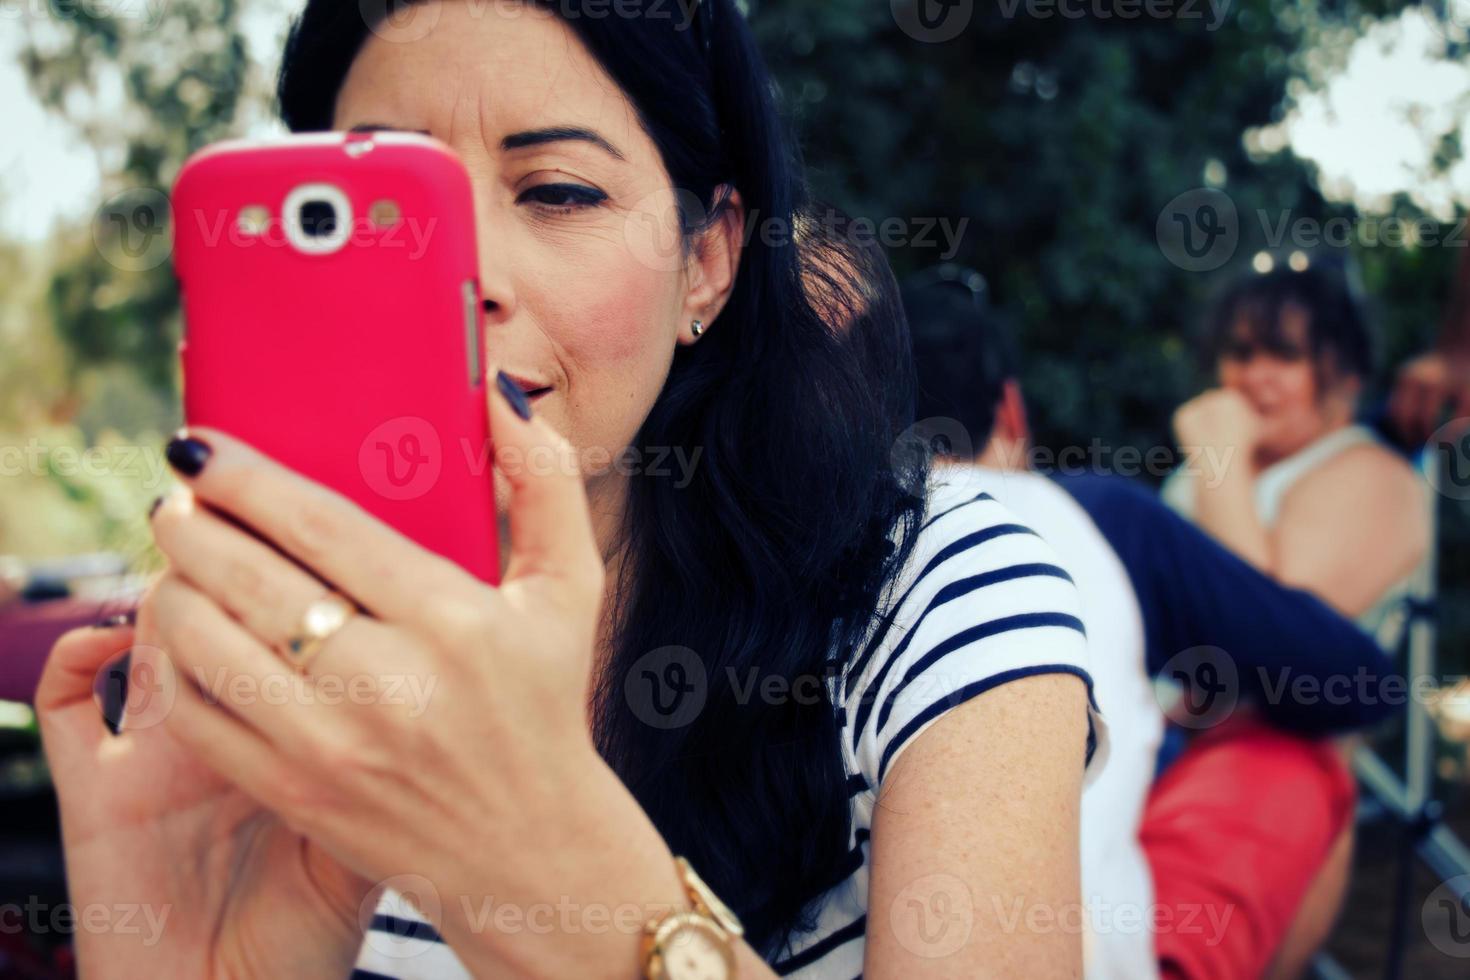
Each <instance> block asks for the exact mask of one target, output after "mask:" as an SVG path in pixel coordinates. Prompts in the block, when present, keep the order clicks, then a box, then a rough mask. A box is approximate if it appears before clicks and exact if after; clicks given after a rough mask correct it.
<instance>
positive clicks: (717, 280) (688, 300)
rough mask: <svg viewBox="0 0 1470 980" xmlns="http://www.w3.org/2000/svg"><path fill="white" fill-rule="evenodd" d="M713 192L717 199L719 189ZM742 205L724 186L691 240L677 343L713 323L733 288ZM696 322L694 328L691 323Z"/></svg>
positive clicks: (740, 241) (735, 192)
mask: <svg viewBox="0 0 1470 980" xmlns="http://www.w3.org/2000/svg"><path fill="white" fill-rule="evenodd" d="M723 190H725V188H719V189H716V191H715V200H716V201H719V200H720V197H721V193H722V191H723ZM744 235H745V204H744V202H743V201H741V199H740V192H739V191H738V190H736V189H735V188H733V187H729V188H728V196H726V197H725V198H724V201H723V203H721V204H720V205H719V211H718V212H716V213H715V215H714V216H713V220H711V221H710V222H709V225H708V227H707V228H706V229H705V230H704V231H703V232H702V233H701V234H700V235H699V237H698V238H696V239H695V242H694V248H693V250H692V252H691V254H690V256H689V261H688V264H687V266H686V267H685V273H686V275H687V276H688V277H689V292H688V293H687V294H686V295H685V298H684V310H683V323H681V324H680V326H679V343H681V344H692V343H694V342H695V341H696V340H698V339H699V337H700V335H702V334H703V333H704V332H705V331H707V330H709V329H710V328H711V326H712V325H713V324H714V322H715V319H716V318H717V317H718V316H719V315H720V311H721V310H723V309H724V308H725V303H726V302H727V301H728V300H729V298H730V293H731V291H732V290H733V289H734V288H735V276H736V274H737V273H738V272H739V269H740V254H741V251H742V250H743V248H744V245H745V238H744ZM696 322H698V323H699V327H698V329H695V328H694V327H693V324H694V323H696Z"/></svg>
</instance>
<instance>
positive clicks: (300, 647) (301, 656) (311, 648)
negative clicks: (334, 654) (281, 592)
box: [282, 592, 357, 674]
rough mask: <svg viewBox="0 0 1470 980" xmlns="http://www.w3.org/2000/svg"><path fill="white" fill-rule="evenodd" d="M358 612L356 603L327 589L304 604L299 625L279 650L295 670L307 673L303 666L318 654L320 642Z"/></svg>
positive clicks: (324, 641)
mask: <svg viewBox="0 0 1470 980" xmlns="http://www.w3.org/2000/svg"><path fill="white" fill-rule="evenodd" d="M356 612H357V607H356V606H354V605H353V604H352V603H351V602H349V601H348V600H347V599H346V598H345V597H344V596H343V595H342V594H341V593H340V592H328V593H327V594H326V595H324V596H322V597H321V598H320V599H318V600H316V601H315V602H313V603H312V604H311V605H309V606H307V607H306V611H305V612H304V613H302V614H301V625H300V626H298V627H297V629H296V632H295V633H293V634H292V635H291V637H290V638H289V639H288V640H287V641H286V644H285V649H284V650H283V651H282V652H283V653H284V654H285V657H286V659H287V660H288V661H290V662H291V665H292V666H293V667H295V668H296V670H297V672H298V673H302V674H304V673H306V667H307V665H308V664H310V663H311V659H312V658H313V657H315V656H316V655H317V651H319V650H320V649H321V648H322V644H324V643H326V642H327V640H329V639H331V638H332V634H334V633H336V632H337V631H338V630H340V629H341V628H342V627H343V626H346V625H347V621H348V620H349V619H351V618H352V616H353V614H354V613H356Z"/></svg>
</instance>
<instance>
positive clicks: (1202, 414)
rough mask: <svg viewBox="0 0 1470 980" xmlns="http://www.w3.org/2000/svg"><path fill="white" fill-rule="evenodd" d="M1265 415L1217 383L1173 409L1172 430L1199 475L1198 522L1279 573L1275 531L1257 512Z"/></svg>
mask: <svg viewBox="0 0 1470 980" xmlns="http://www.w3.org/2000/svg"><path fill="white" fill-rule="evenodd" d="M1260 432H1261V417H1260V415H1259V414H1258V413H1257V412H1256V410H1255V408H1254V407H1252V405H1251V403H1250V402H1249V401H1247V400H1246V397H1245V396H1244V395H1242V394H1241V393H1240V392H1238V391H1236V390H1234V389H1233V388H1214V389H1211V390H1210V391H1206V392H1204V393H1203V394H1201V395H1197V396H1196V397H1194V398H1192V399H1190V400H1189V401H1187V402H1185V403H1184V404H1183V405H1181V406H1179V408H1178V409H1177V410H1176V411H1175V412H1174V435H1175V438H1176V439H1177V441H1178V443H1179V448H1180V449H1182V450H1183V451H1184V452H1185V453H1186V455H1187V456H1188V458H1189V462H1190V465H1191V467H1192V468H1195V469H1199V468H1200V467H1204V469H1203V470H1201V472H1208V473H1210V474H1211V479H1209V480H1204V479H1199V478H1198V477H1196V478H1195V479H1194V480H1193V481H1192V482H1193V484H1194V494H1195V515H1194V517H1195V522H1196V523H1198V524H1199V526H1200V527H1202V528H1204V529H1205V530H1206V531H1208V532H1210V533H1211V534H1213V535H1214V536H1215V537H1216V538H1218V539H1219V540H1220V541H1221V543H1223V544H1224V545H1225V546H1226V547H1228V548H1230V549H1231V550H1232V551H1234V552H1235V553H1236V554H1237V555H1239V556H1240V557H1242V558H1244V559H1245V560H1246V561H1248V562H1250V563H1251V564H1252V565H1255V566H1256V567H1257V568H1259V569H1260V570H1261V571H1263V572H1265V573H1266V574H1268V575H1272V574H1275V572H1274V568H1275V561H1276V557H1275V550H1274V546H1273V544H1272V540H1271V534H1270V532H1269V530H1268V529H1267V528H1266V526H1265V525H1264V524H1262V523H1261V519H1260V517H1259V516H1258V515H1257V514H1256V503H1255V490H1254V486H1255V468H1254V466H1253V465H1252V463H1253V457H1254V456H1255V452H1256V446H1257V444H1258V442H1259V440H1260Z"/></svg>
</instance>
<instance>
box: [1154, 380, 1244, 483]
mask: <svg viewBox="0 0 1470 980" xmlns="http://www.w3.org/2000/svg"><path fill="white" fill-rule="evenodd" d="M1260 430H1261V417H1260V415H1259V414H1258V413H1257V412H1256V410H1255V408H1253V407H1252V406H1251V403H1250V402H1249V401H1247V400H1246V397H1245V396H1244V395H1242V394H1241V393H1240V392H1238V391H1236V390H1234V389H1233V388H1213V389H1211V390H1209V391H1206V392H1204V393H1203V394H1200V395H1196V396H1195V397H1194V398H1192V399H1190V400H1189V401H1187V402H1185V403H1184V404H1183V405H1180V406H1179V408H1178V409H1177V410H1175V412H1174V435H1175V438H1176V439H1178V441H1179V447H1180V448H1181V449H1183V450H1184V451H1185V452H1188V453H1196V452H1199V451H1202V450H1205V449H1215V450H1219V451H1230V452H1233V453H1234V454H1235V455H1236V457H1237V459H1238V460H1239V461H1240V463H1241V465H1243V466H1246V467H1249V464H1250V459H1251V455H1252V454H1253V453H1254V452H1255V450H1256V443H1257V442H1258V441H1259V439H1260Z"/></svg>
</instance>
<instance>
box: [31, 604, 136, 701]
mask: <svg viewBox="0 0 1470 980" xmlns="http://www.w3.org/2000/svg"><path fill="white" fill-rule="evenodd" d="M133 632H134V630H133V627H132V626H131V625H127V624H124V625H118V626H101V627H98V626H83V627H79V628H77V629H74V630H69V631H67V632H66V633H64V634H63V635H62V637H61V639H59V640H57V641H56V645H55V646H53V647H52V648H51V655H50V656H49V657H48V658H47V659H46V666H45V668H44V669H43V670H42V671H41V681H40V683H39V684H38V685H37V687H36V698H35V705H36V712H37V713H38V714H39V715H41V716H42V718H43V720H44V718H45V716H46V715H47V714H49V713H51V712H55V711H60V710H62V709H65V708H70V707H74V706H76V705H77V704H79V703H81V702H83V701H89V702H94V703H95V699H99V698H100V699H101V700H102V701H103V702H104V703H106V702H115V703H116V704H117V705H119V706H120V705H121V703H122V700H123V697H124V691H123V689H122V685H123V681H122V678H124V677H126V676H127V670H126V666H121V667H113V668H109V669H107V670H106V671H105V672H104V668H106V667H108V664H109V663H110V662H111V661H113V660H116V659H120V658H121V657H123V656H124V655H126V654H127V652H128V650H129V649H130V648H131V647H132V645H133ZM114 689H115V690H114ZM118 710H119V712H120V707H119V709H118ZM98 720H99V722H100V721H101V719H100V718H99V719H98Z"/></svg>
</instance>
